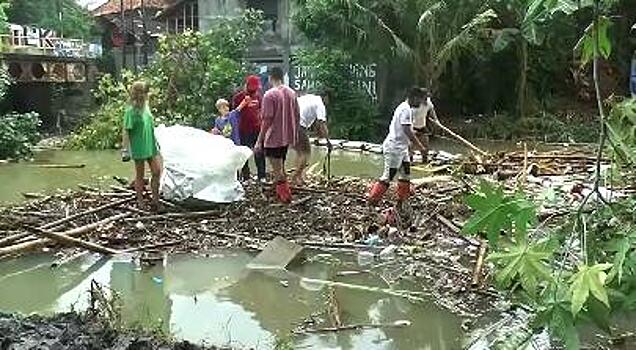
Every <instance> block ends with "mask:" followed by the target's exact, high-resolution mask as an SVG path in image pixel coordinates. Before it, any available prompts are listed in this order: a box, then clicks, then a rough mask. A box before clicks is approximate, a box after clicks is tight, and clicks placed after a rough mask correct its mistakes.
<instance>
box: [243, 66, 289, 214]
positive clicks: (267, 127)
mask: <svg viewBox="0 0 636 350" xmlns="http://www.w3.org/2000/svg"><path fill="white" fill-rule="evenodd" d="M283 77H284V73H283V70H282V69H280V68H278V67H274V68H272V69H271V70H270V71H269V80H270V83H271V84H272V88H271V89H269V90H268V91H267V92H266V93H265V96H263V103H262V109H261V117H262V124H261V132H260V134H259V135H258V140H257V141H256V146H255V148H254V151H255V152H263V153H265V157H266V158H267V162H268V163H269V164H270V165H271V168H272V175H273V176H274V181H275V183H276V197H277V198H278V200H279V201H281V202H282V203H290V202H291V200H292V194H291V189H290V188H289V183H288V182H287V175H286V173H285V159H286V158H287V150H288V149H289V147H293V146H294V145H295V144H296V138H297V135H298V124H299V121H300V112H299V109H298V101H297V100H296V93H295V92H294V90H292V89H291V88H289V87H288V86H286V85H284V84H283V79H284V78H283Z"/></svg>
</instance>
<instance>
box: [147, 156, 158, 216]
mask: <svg viewBox="0 0 636 350" xmlns="http://www.w3.org/2000/svg"><path fill="white" fill-rule="evenodd" d="M148 165H149V166H150V172H151V174H152V178H151V179H150V188H151V190H152V206H153V207H154V208H155V209H157V208H159V181H160V180H161V157H160V156H155V157H154V158H152V159H150V160H149V161H148Z"/></svg>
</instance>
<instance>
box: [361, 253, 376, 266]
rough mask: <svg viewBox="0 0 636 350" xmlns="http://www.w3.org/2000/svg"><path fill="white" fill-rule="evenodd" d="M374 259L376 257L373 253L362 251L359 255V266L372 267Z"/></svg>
mask: <svg viewBox="0 0 636 350" xmlns="http://www.w3.org/2000/svg"><path fill="white" fill-rule="evenodd" d="M374 259H375V256H374V255H373V253H371V252H365V251H362V252H359V253H358V265H360V266H367V265H371V264H373V260H374Z"/></svg>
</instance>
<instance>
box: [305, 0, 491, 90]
mask: <svg viewBox="0 0 636 350" xmlns="http://www.w3.org/2000/svg"><path fill="white" fill-rule="evenodd" d="M296 1H297V4H298V5H300V6H299V7H300V11H298V13H297V15H296V22H297V24H298V25H300V27H301V30H302V31H303V32H304V33H305V34H308V35H310V36H313V38H312V39H317V40H323V41H324V40H325V39H329V38H331V42H330V43H331V44H334V43H336V44H339V45H342V46H345V48H346V49H347V50H348V51H352V50H355V51H357V52H358V53H360V54H361V55H362V56H367V57H368V56H370V55H373V56H375V57H380V58H383V59H385V60H387V61H394V60H395V59H400V60H403V61H404V63H405V64H406V65H407V66H408V67H409V69H410V71H411V72H412V74H413V76H414V78H415V79H414V80H415V81H416V82H418V83H422V84H426V85H429V87H432V88H435V87H436V85H437V81H438V80H439V78H440V76H441V75H442V74H443V73H444V72H445V71H446V69H447V68H448V67H449V63H450V62H453V61H456V60H457V58H458V57H460V56H461V55H463V54H467V53H471V52H473V51H474V50H476V49H477V48H479V47H480V45H481V44H484V43H485V41H484V40H481V37H482V36H481V33H482V31H483V30H484V29H485V28H486V27H487V26H488V24H489V23H490V22H491V21H492V19H494V18H495V17H496V15H495V12H494V11H492V10H491V9H489V8H488V7H487V6H484V1H480V0H456V1H449V0H404V1H397V0H366V1H362V0H296Z"/></svg>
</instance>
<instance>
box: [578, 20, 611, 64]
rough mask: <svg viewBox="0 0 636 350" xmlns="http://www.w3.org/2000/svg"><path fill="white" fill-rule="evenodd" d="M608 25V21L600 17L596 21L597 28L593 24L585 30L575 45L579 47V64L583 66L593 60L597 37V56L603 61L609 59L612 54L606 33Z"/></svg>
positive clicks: (609, 23)
mask: <svg viewBox="0 0 636 350" xmlns="http://www.w3.org/2000/svg"><path fill="white" fill-rule="evenodd" d="M610 25H611V22H610V19H609V18H607V17H605V16H601V17H600V18H599V20H598V26H597V25H596V24H595V23H593V24H591V25H590V26H589V27H588V28H587V29H586V30H585V33H584V34H583V37H581V39H580V41H579V43H578V44H577V47H579V46H580V47H581V64H583V65H585V64H587V63H589V62H590V61H591V60H592V58H594V52H595V46H596V43H595V41H596V36H597V35H598V54H599V56H600V57H603V58H605V59H607V58H609V57H610V55H611V54H612V42H611V41H610V39H609V35H608V33H607V31H608V29H609V27H610ZM597 27H598V28H597ZM597 32H598V34H597Z"/></svg>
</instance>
